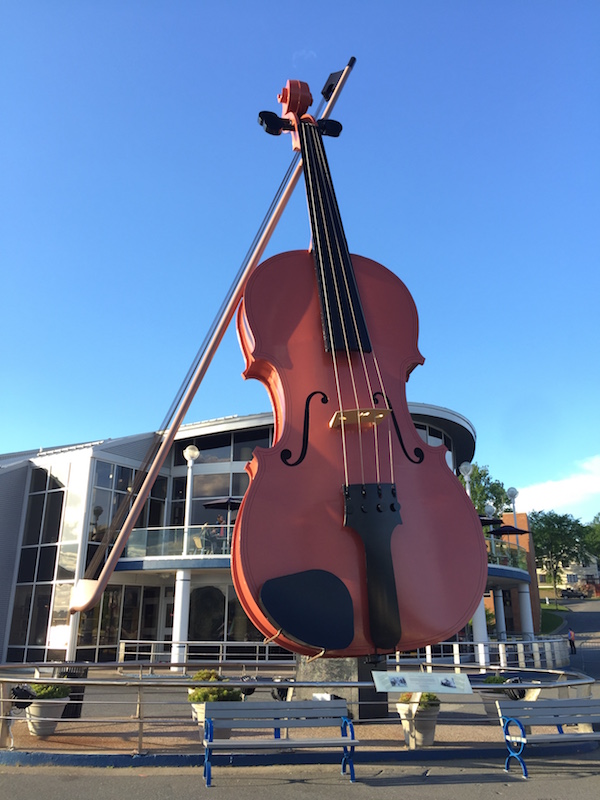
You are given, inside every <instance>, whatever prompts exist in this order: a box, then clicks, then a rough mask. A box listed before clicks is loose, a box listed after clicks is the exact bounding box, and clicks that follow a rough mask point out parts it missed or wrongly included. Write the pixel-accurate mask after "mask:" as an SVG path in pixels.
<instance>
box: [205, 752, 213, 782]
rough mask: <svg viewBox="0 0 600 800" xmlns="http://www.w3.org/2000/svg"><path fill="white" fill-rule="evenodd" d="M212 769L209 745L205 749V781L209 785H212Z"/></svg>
mask: <svg viewBox="0 0 600 800" xmlns="http://www.w3.org/2000/svg"><path fill="white" fill-rule="evenodd" d="M211 773H212V770H211V763H210V747H207V748H206V750H205V751H204V783H205V784H206V785H207V786H210V784H211V779H212V774H211Z"/></svg>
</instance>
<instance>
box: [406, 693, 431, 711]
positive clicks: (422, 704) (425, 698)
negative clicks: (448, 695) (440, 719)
mask: <svg viewBox="0 0 600 800" xmlns="http://www.w3.org/2000/svg"><path fill="white" fill-rule="evenodd" d="M400 702H401V703H410V702H412V694H411V693H410V692H404V694H401V695H400ZM439 704H440V698H439V697H438V696H437V694H433V692H423V693H422V694H421V699H420V700H419V708H436V707H437V706H439Z"/></svg>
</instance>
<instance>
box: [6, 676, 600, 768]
mask: <svg viewBox="0 0 600 800" xmlns="http://www.w3.org/2000/svg"><path fill="white" fill-rule="evenodd" d="M63 666H67V665H63ZM68 666H69V667H70V668H72V669H77V668H78V667H81V666H84V665H78V664H69V665H68ZM179 666H181V667H182V668H183V669H186V671H187V670H188V667H189V670H190V672H191V671H193V670H194V668H195V665H184V664H182V665H179ZM207 666H210V667H213V668H217V669H218V670H220V671H222V672H224V673H226V676H227V679H228V680H229V686H230V687H235V686H237V687H239V688H241V689H242V690H246V697H249V695H250V694H251V693H253V692H257V695H260V690H263V691H264V690H266V691H268V692H269V695H268V697H269V698H270V697H271V690H272V689H276V690H281V688H282V680H283V681H285V680H287V681H288V684H287V686H288V688H293V693H294V696H295V695H296V693H297V692H299V691H302V690H304V691H305V692H306V691H307V692H309V694H312V693H313V692H316V693H319V694H323V693H326V692H331V693H335V694H338V695H340V696H348V697H350V696H351V694H352V692H353V691H355V690H356V696H357V697H358V700H352V699H349V700H348V703H349V706H350V707H351V709H352V712H353V714H354V716H355V719H357V720H360V721H362V720H363V716H362V714H361V713H360V712H361V708H364V707H365V706H368V705H369V704H371V705H373V701H372V700H367V701H366V702H365V703H363V702H361V700H360V691H361V690H368V691H369V692H372V690H373V683H372V681H296V680H294V679H293V675H294V673H293V671H291V672H290V673H288V674H287V676H285V677H282V676H281V675H278V670H279V668H280V665H279V664H272V663H271V664H269V663H268V662H267V663H265V662H247V663H246V664H244V665H243V666H239V667H238V668H237V671H236V672H237V674H236V673H235V672H234V670H232V668H231V666H230V665H227V664H220V663H219V662H214V663H209V664H208V665H207ZM85 667H89V665H85ZM157 669H158V665H156V664H152V663H143V662H137V663H136V662H127V663H125V664H118V665H114V664H113V665H94V666H93V667H91V668H89V677H88V678H85V679H82V678H77V679H76V682H77V684H78V685H77V687H76V688H77V689H78V702H80V703H81V706H82V711H81V714H80V715H79V716H71V715H65V716H63V717H62V718H61V719H60V720H59V721H58V724H59V725H60V736H58V737H57V740H55V741H53V737H52V736H49V737H47V738H44V739H40V738H39V737H37V736H31V735H30V734H29V732H28V726H27V723H26V714H27V711H26V709H23V708H18V707H17V706H16V702H15V700H14V699H13V698H12V697H11V689H12V688H13V687H15V686H16V685H23V684H26V683H31V682H34V681H35V682H36V683H53V684H57V683H58V684H67V685H71V684H72V683H73V682H74V681H73V680H71V679H69V678H58V677H54V674H53V670H52V668H51V667H50V666H49V665H48V664H38V665H33V664H21V665H15V664H5V665H0V749H8V750H10V749H16V750H19V751H21V752H35V751H36V750H37V751H40V750H41V751H45V752H49V751H53V750H54V751H55V752H56V751H59V752H60V751H62V752H65V751H67V752H69V753H93V754H98V753H109V754H110V755H111V757H112V758H114V757H115V756H116V755H118V754H123V755H126V756H131V755H132V753H133V754H134V755H136V754H143V753H145V752H161V753H169V752H171V753H174V754H177V755H181V754H182V753H188V754H191V755H192V756H193V755H194V754H195V755H196V756H197V758H198V763H199V759H200V758H201V752H202V747H201V737H199V730H198V725H197V723H196V722H194V720H193V718H192V713H191V711H192V710H191V707H190V703H189V701H188V690H189V689H190V688H191V687H192V686H210V685H211V684H210V683H209V682H206V681H198V682H194V681H193V679H192V678H191V677H190V675H189V674H173V673H170V672H168V671H167V672H166V673H165V672H164V667H163V674H162V675H158V674H156V670H157ZM413 669H420V670H423V669H424V670H427V671H430V670H433V669H435V667H434V666H432V665H429V666H427V665H420V666H414V667H413ZM446 669H448V668H447V667H446ZM118 670H122V671H123V672H122V674H119V673H118ZM452 671H453V672H467V673H470V674H471V676H472V678H471V683H472V684H473V688H474V690H475V691H474V694H473V695H465V696H463V695H461V696H460V698H457V697H456V696H454V695H442V697H441V700H442V704H444V703H447V704H450V708H451V710H452V714H451V715H449V716H448V718H446V720H444V717H443V715H441V716H440V721H439V722H440V723H441V724H456V723H457V722H459V723H460V722H461V719H462V722H464V723H465V724H464V725H463V727H462V729H461V730H462V736H463V738H464V739H465V740H466V741H470V742H476V741H477V736H478V735H479V733H480V732H481V726H490V725H495V726H497V725H498V720H497V718H496V719H495V720H491V719H489V718H488V717H487V716H486V715H485V713H482V712H483V707H482V697H481V696H480V695H479V690H480V689H481V688H483V687H482V682H483V681H484V678H485V674H484V673H485V670H482V669H480V668H479V667H476V666H472V667H471V668H467V667H460V666H455V667H453V669H452ZM249 677H250V678H254V682H253V683H250V682H249V680H248V678H249ZM520 677H521V684H520V688H524V689H527V688H529V687H530V686H531V687H532V688H535V689H540V688H541V691H543V692H547V691H551V692H555V693H556V692H558V693H559V696H566V694H565V693H568V692H575V693H578V694H580V693H587V694H589V693H590V692H591V691H592V689H591V686H592V684H593V683H594V681H593V679H591V678H588V677H587V676H585V675H581V674H579V673H574V672H567V671H556V670H555V671H535V670H529V671H527V670H525V671H521V673H520ZM473 681H475V683H473ZM212 686H214V683H213V684H212ZM492 686H493V685H490V686H489V687H486V688H491V687H492ZM497 688H498V687H496V689H497ZM249 689H250V691H248V690H249ZM287 697H288V699H289V698H290V693H289V692H288V693H287ZM256 699H265V698H264V695H263V697H262V698H261V697H260V696H257V698H256ZM250 700H252V698H250ZM396 700H397V696H396V695H389V696H387V697H385V696H384V699H383V709H384V716H383V718H375V717H374V716H371V715H368V714H365V715H364V724H381V723H382V722H385V723H386V724H390V725H394V726H398V728H397V730H398V733H397V734H396V733H395V732H394V730H393V731H392V732H391V733H390V731H389V730H388V732H387V734H386V735H385V736H386V743H382V735H381V734H378V735H377V736H376V738H375V742H374V744H373V745H371V746H374V747H376V748H377V749H378V750H386V749H387V750H389V751H391V752H394V753H395V752H397V750H398V748H399V746H400V744H401V742H402V738H403V737H402V732H401V728H400V719H399V718H398V716H397V714H396V710H395V702H396ZM458 701H459V702H458ZM50 702H52V701H46V703H50ZM279 702H282V703H283V702H285V700H283V699H281V700H279ZM381 702H382V701H381V699H378V700H377V701H376V703H377V706H378V707H379V706H381ZM457 703H458V705H457ZM475 711H477V713H478V714H479V716H478V721H477V725H478V726H480V727H479V728H478V731H479V733H478V732H477V731H475V730H474V728H473V725H474V722H473V719H472V714H473V713H474V712H475ZM461 713H462V715H463V716H462V717H461ZM467 723H468V724H467ZM359 738H360V737H359ZM365 746H370V745H369V743H368V737H367V740H366V741H365Z"/></svg>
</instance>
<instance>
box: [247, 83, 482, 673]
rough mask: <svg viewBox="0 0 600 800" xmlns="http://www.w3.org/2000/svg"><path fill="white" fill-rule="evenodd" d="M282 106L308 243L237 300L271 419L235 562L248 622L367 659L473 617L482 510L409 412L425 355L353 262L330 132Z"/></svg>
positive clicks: (303, 94) (277, 128) (270, 126)
mask: <svg viewBox="0 0 600 800" xmlns="http://www.w3.org/2000/svg"><path fill="white" fill-rule="evenodd" d="M279 99H280V100H281V101H282V103H283V111H284V114H283V118H280V117H278V116H277V115H275V114H271V113H267V112H262V113H261V115H260V120H261V122H262V124H263V127H265V128H266V130H267V132H269V133H273V134H279V133H281V132H282V130H283V131H286V130H289V131H290V132H291V133H292V138H293V142H294V147H295V148H300V149H301V151H302V158H303V165H304V173H305V180H306V188H307V198H308V205H309V211H310V218H311V229H312V237H313V247H312V252H304V251H295V252H289V253H283V254H281V255H278V256H275V257H273V258H270V259H269V260H267V261H265V262H264V263H263V264H261V265H260V266H259V267H258V268H257V269H256V270H255V271H254V272H253V273H252V275H251V276H250V278H249V280H248V283H247V285H246V288H245V291H244V296H243V301H242V304H241V306H240V309H239V312H238V334H239V338H240V342H241V346H242V350H243V352H244V356H245V359H246V370H245V372H244V377H246V378H256V379H257V380H259V381H261V382H262V383H263V384H264V385H265V387H266V388H267V391H268V393H269V396H270V398H271V402H272V404H273V409H274V415H275V436H274V444H273V447H272V448H270V449H268V450H266V449H257V450H256V451H255V453H254V457H253V459H252V461H251V462H250V464H249V465H248V467H247V469H248V472H249V475H250V485H249V487H248V490H247V492H246V496H245V497H244V500H243V502H242V505H241V508H240V510H239V512H238V517H237V520H236V526H235V530H234V535H233V546H232V573H233V580H234V585H235V588H236V592H237V594H238V598H239V600H240V602H241V604H242V606H243V608H244V610H245V611H246V613H247V615H248V616H249V618H250V619H251V620H252V622H253V623H254V625H256V627H257V628H258V629H259V630H261V631H262V632H263V633H264V634H265V636H266V637H267V638H268V639H270V640H272V641H275V642H277V643H279V644H280V645H282V646H283V647H285V648H287V649H289V650H292V651H295V652H298V653H303V654H306V655H319V654H320V655H324V656H326V657H342V656H361V655H370V654H375V653H388V652H393V651H394V650H396V649H399V650H410V649H413V648H416V647H421V646H424V645H426V644H431V643H434V642H438V641H442V640H444V639H447V638H449V637H450V636H452V635H453V634H454V633H456V631H458V630H460V628H462V627H463V625H464V624H465V623H466V622H467V621H468V620H469V619H470V618H471V616H472V615H473V612H474V611H475V609H476V608H477V605H478V604H479V602H480V600H481V597H482V595H483V592H484V589H485V583H486V576H487V556H486V551H485V545H484V541H483V536H482V532H481V525H480V522H479V517H478V516H477V514H476V512H475V510H474V508H473V505H472V503H471V501H470V499H469V498H468V496H467V495H466V493H465V492H464V489H463V488H462V486H461V485H460V483H459V481H458V480H457V478H456V477H455V475H454V474H453V473H452V471H451V470H450V469H449V468H448V466H447V464H446V460H445V448H443V447H431V446H429V445H427V444H425V443H424V442H423V441H422V439H421V437H420V436H419V434H418V432H417V430H416V429H415V427H414V425H413V422H412V419H411V417H410V414H409V412H408V407H407V402H406V395H405V383H406V381H407V379H408V376H409V374H410V372H411V371H412V370H413V369H414V367H415V366H417V365H418V364H422V363H423V357H422V356H421V354H420V353H419V350H418V347H417V334H418V318H417V311H416V308H415V305H414V302H413V299H412V297H411V295H410V293H409V292H408V290H407V288H406V286H405V285H404V284H403V283H402V281H401V280H399V279H398V278H397V277H396V276H395V275H394V274H393V273H391V272H390V271H389V270H387V269H386V268H385V267H384V266H382V265H381V264H378V263H376V262H374V261H371V260H370V259H368V258H364V257H362V256H356V255H352V256H350V254H349V251H348V246H347V243H346V237H345V234H344V230H343V226H342V222H341V218H340V214H339V210H338V207H337V202H336V199H335V193H334V190H333V185H332V182H331V177H330V174H329V169H328V165H327V159H326V156H325V151H324V148H323V143H322V136H323V135H333V136H337V135H339V132H340V130H341V126H340V125H339V124H338V123H335V122H331V121H319V122H318V123H317V122H315V120H314V119H313V118H312V117H309V116H306V110H307V108H308V106H309V105H310V104H311V103H312V98H311V96H310V91H309V90H308V86H306V84H303V83H300V82H298V81H288V84H287V86H286V88H285V89H284V90H283V92H282V94H281V95H280V98H279Z"/></svg>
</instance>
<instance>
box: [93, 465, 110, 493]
mask: <svg viewBox="0 0 600 800" xmlns="http://www.w3.org/2000/svg"><path fill="white" fill-rule="evenodd" d="M113 473H114V466H113V465H112V464H107V463H106V461H98V462H96V481H95V485H96V486H101V487H102V488H103V489H112V480H113Z"/></svg>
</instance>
